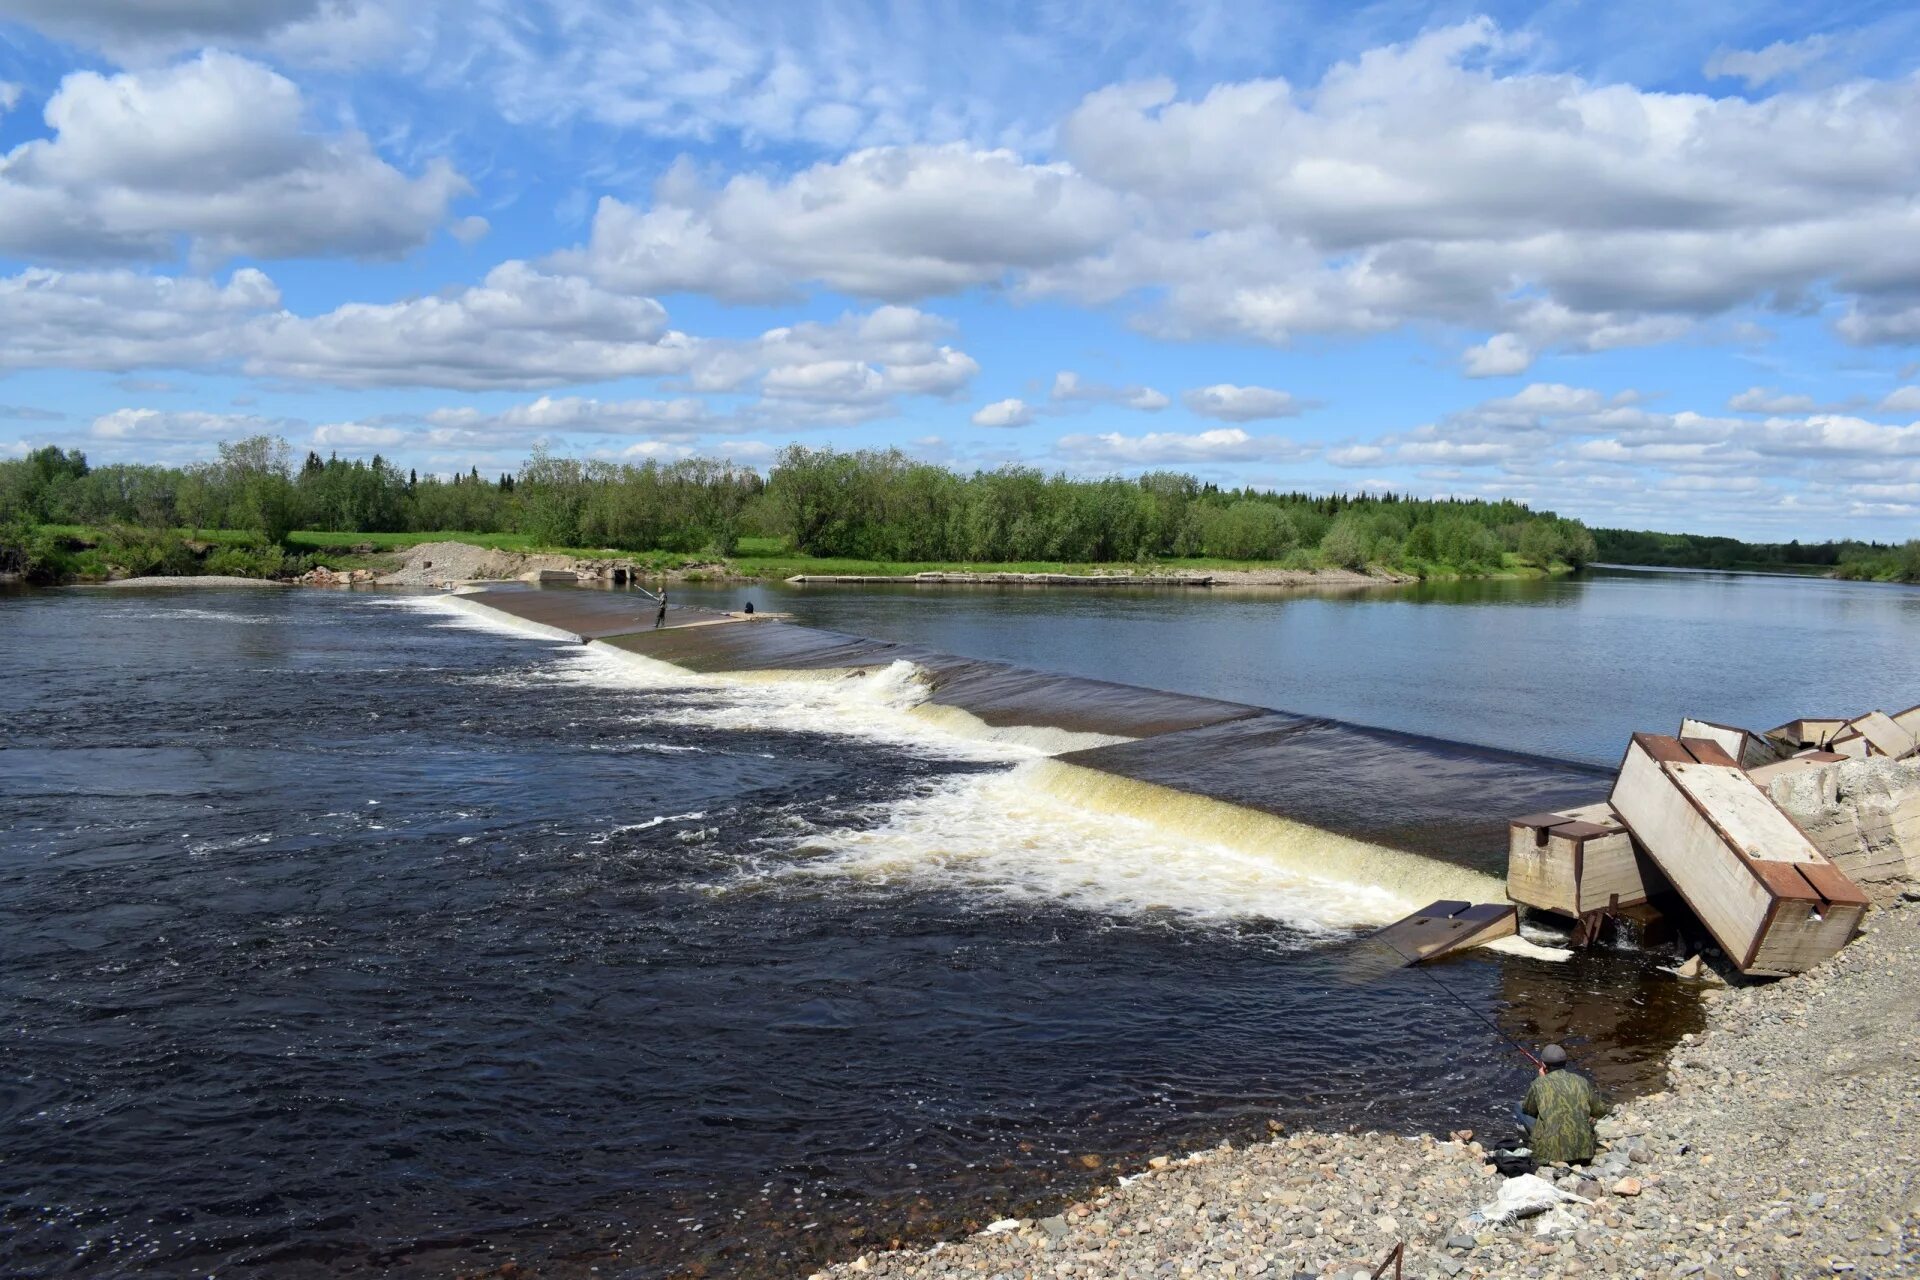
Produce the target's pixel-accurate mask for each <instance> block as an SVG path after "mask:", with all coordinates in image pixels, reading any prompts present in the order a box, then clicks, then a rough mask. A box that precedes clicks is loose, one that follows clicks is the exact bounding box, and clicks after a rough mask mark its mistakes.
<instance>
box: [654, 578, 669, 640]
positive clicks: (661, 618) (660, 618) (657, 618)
mask: <svg viewBox="0 0 1920 1280" xmlns="http://www.w3.org/2000/svg"><path fill="white" fill-rule="evenodd" d="M666 625H667V589H666V588H665V587H661V588H660V612H659V613H656V614H654V615H653V627H654V630H656V631H658V630H659V629H660V628H661V627H664V626H666Z"/></svg>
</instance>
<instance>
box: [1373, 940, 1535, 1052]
mask: <svg viewBox="0 0 1920 1280" xmlns="http://www.w3.org/2000/svg"><path fill="white" fill-rule="evenodd" d="M1375 941H1377V942H1379V943H1380V944H1381V945H1382V946H1384V947H1386V949H1387V950H1389V951H1391V952H1393V954H1395V955H1397V956H1399V957H1400V958H1401V959H1402V960H1405V961H1406V962H1407V967H1408V968H1409V969H1412V970H1413V971H1414V972H1415V973H1418V974H1421V975H1423V976H1424V977H1426V978H1428V979H1429V980H1430V981H1432V983H1433V985H1434V986H1436V987H1438V988H1440V990H1442V991H1444V992H1446V994H1447V998H1448V999H1449V1000H1452V1001H1453V1002H1454V1003H1455V1004H1457V1005H1459V1006H1460V1007H1461V1008H1462V1009H1465V1010H1466V1011H1467V1012H1468V1013H1470V1014H1472V1015H1473V1016H1474V1017H1476V1018H1478V1019H1480V1021H1482V1022H1484V1023H1486V1024H1487V1025H1488V1026H1489V1027H1491V1028H1493V1033H1494V1034H1495V1035H1497V1036H1499V1037H1500V1038H1501V1039H1502V1040H1505V1041H1506V1042H1507V1043H1508V1044H1510V1045H1512V1046H1513V1047H1514V1048H1516V1049H1518V1050H1519V1051H1520V1052H1521V1053H1523V1054H1525V1055H1526V1056H1527V1061H1529V1062H1531V1063H1533V1065H1534V1066H1536V1067H1544V1066H1546V1065H1547V1064H1546V1063H1544V1062H1542V1061H1540V1059H1538V1058H1536V1057H1534V1056H1533V1050H1531V1049H1529V1048H1527V1046H1525V1045H1523V1044H1521V1043H1520V1042H1519V1041H1518V1040H1515V1039H1514V1038H1513V1037H1512V1036H1510V1035H1508V1034H1507V1033H1506V1031H1505V1030H1503V1029H1502V1028H1501V1026H1500V1024H1499V1023H1497V1022H1495V1021H1494V1020H1493V1019H1492V1018H1489V1017H1488V1016H1487V1015H1486V1014H1484V1013H1482V1012H1480V1011H1479V1010H1478V1009H1476V1008H1474V1007H1473V1006H1472V1005H1470V1004H1468V1003H1467V1002H1466V1001H1465V1000H1464V999H1462V998H1461V997H1460V996H1459V995H1458V994H1456V993H1455V992H1454V990H1453V988H1451V987H1449V986H1448V985H1447V984H1446V983H1444V982H1442V981H1440V979H1439V978H1438V977H1436V976H1434V972H1433V970H1431V969H1429V968H1427V967H1426V966H1425V965H1423V964H1421V963H1420V962H1419V961H1418V960H1415V959H1414V958H1413V957H1411V956H1409V955H1408V954H1407V953H1406V952H1404V951H1402V950H1401V949H1400V948H1398V947H1396V946H1394V945H1393V944H1392V943H1391V942H1388V941H1387V940H1386V939H1385V938H1376V939H1375Z"/></svg>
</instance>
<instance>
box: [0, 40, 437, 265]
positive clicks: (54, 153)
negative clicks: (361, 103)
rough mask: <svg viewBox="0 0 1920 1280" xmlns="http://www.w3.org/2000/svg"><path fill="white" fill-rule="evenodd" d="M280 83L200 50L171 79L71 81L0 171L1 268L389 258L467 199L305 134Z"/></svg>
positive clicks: (367, 153) (350, 137) (134, 74)
mask: <svg viewBox="0 0 1920 1280" xmlns="http://www.w3.org/2000/svg"><path fill="white" fill-rule="evenodd" d="M304 113H305V108H304V104H303V102H302V99H301V96H300V91H299V90H298V89H297V88H296V87H295V86H294V84H293V83H292V82H291V81H290V80H288V79H286V78H285V77H284V76H281V75H280V74H278V73H277V72H275V71H273V70H271V69H269V68H267V67H265V66H262V65H261V64H259V63H257V62H252V61H250V60H248V59H246V58H241V57H236V56H234V55H232V54H228V53H221V52H218V51H215V50H209V51H207V52H205V53H202V54H201V55H200V56H199V57H197V58H195V59H193V60H192V61H189V62H184V63H180V64H178V65H175V66H171V67H163V68H155V69H150V70H143V71H129V72H123V73H120V74H117V75H111V76H108V75H101V74H99V73H98V72H93V71H76V72H74V73H72V74H70V75H68V76H67V77H66V78H65V79H64V80H62V81H61V83H60V88H59V89H58V90H57V91H56V92H55V93H54V95H53V97H52V98H51V99H49V100H48V102H47V106H46V122H47V125H48V127H49V128H50V129H51V130H52V135H51V136H50V137H46V138H39V139H35V140H32V141H28V142H23V143H21V144H20V145H19V146H17V147H15V148H14V149H13V150H12V151H10V152H8V153H7V154H6V155H5V156H4V157H0V253H7V254H12V255H15V256H21V257H27V256H31V257H42V258H67V259H81V260H92V259H116V258H147V259H162V258H169V257H172V256H174V254H175V253H176V251H177V247H178V242H179V241H181V240H185V241H187V242H188V243H189V244H190V245H191V247H192V249H193V250H194V252H195V254H196V256H198V257H201V258H207V259H213V260H219V259H225V258H230V257H233V256H235V255H242V254H244V255H250V256H254V257H264V258H292V257H309V256H320V255H336V254H347V255H358V256H369V257H390V256H394V255H398V254H400V253H404V252H406V251H407V250H409V249H412V248H414V247H415V246H417V245H419V244H422V243H424V242H425V241H426V239H427V238H428V237H429V236H430V235H431V234H432V232H433V230H434V229H435V228H436V227H437V226H439V224H440V223H441V222H442V221H443V220H444V219H445V217H446V214H447V208H448V205H449V204H450V203H451V202H452V201H453V200H454V199H455V198H457V197H459V196H461V195H465V194H467V193H468V192H469V191H470V188H469V187H468V185H467V182H466V179H464V178H462V177H461V176H460V175H459V174H458V173H457V172H455V171H454V169H453V167H452V165H450V164H449V163H447V162H446V161H445V160H435V161H432V162H430V163H429V164H428V165H427V166H426V167H425V169H424V170H423V171H422V172H421V173H420V174H419V175H418V176H414V177H409V176H408V175H406V174H404V173H402V172H401V171H400V170H398V169H396V168H394V167H393V166H392V165H390V164H388V163H387V162H386V161H385V160H383V159H381V158H380V156H379V155H377V154H376V153H375V151H374V149H373V145H372V144H371V143H370V142H369V141H368V139H367V137H366V135H364V134H361V133H358V132H351V131H348V132H341V133H334V134H321V133H314V132H311V131H310V130H309V129H308V128H307V127H306V124H305V121H304V119H303V116H304Z"/></svg>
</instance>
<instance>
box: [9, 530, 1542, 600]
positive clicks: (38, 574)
mask: <svg viewBox="0 0 1920 1280" xmlns="http://www.w3.org/2000/svg"><path fill="white" fill-rule="evenodd" d="M13 530H14V535H16V536H17V540H18V542H19V545H18V546H15V545H13V544H11V543H9V542H7V541H6V540H5V538H6V536H8V535H7V530H6V529H5V528H0V570H5V571H6V572H9V573H13V572H18V573H19V574H20V575H21V576H22V577H23V578H24V579H26V580H28V581H32V582H39V583H76V582H101V581H112V580H117V578H118V577H125V576H172V575H176V574H178V575H182V576H188V575H196V574H205V573H212V574H220V575H225V576H237V577H257V578H273V579H276V580H279V581H303V582H308V583H315V582H317V584H318V585H328V586H335V585H341V584H342V582H343V580H344V579H346V578H347V577H349V576H351V575H354V574H363V575H366V576H367V577H381V576H387V575H393V574H402V575H407V576H406V577H404V578H402V579H399V580H397V581H399V582H403V583H405V584H407V585H439V584H441V583H444V582H447V581H457V580H479V581H489V580H496V579H505V578H513V577H518V576H520V575H521V574H522V573H526V572H530V571H537V570H541V569H547V570H553V571H557V572H583V573H585V575H586V576H589V577H600V576H607V577H610V576H611V571H612V569H613V568H614V567H616V566H617V567H619V568H622V569H624V570H625V571H626V573H627V576H628V578H629V579H630V580H632V579H635V578H637V579H639V580H642V581H647V582H661V581H664V582H669V583H672V582H696V583H697V582H780V581H786V580H790V579H793V578H795V577H809V578H814V579H828V578H834V579H839V578H847V577H852V578H857V579H860V580H879V579H885V580H890V581H891V580H911V579H914V578H915V577H917V576H918V575H923V574H939V575H945V576H947V577H949V578H950V579H951V580H952V581H955V582H960V581H965V580H967V579H969V578H974V577H984V578H988V579H992V580H999V579H1002V578H1008V577H1018V578H1039V577H1053V578H1058V579H1062V580H1065V579H1072V580H1075V582H1076V583H1077V582H1078V580H1080V579H1087V578H1092V579H1099V580H1102V581H1105V580H1108V579H1113V580H1124V581H1126V582H1128V583H1134V582H1139V583H1146V584H1150V583H1154V582H1163V581H1175V580H1178V581H1189V580H1192V579H1197V578H1207V579H1210V580H1211V583H1212V585H1215V586H1222V587H1235V586H1252V587H1311V586H1335V587H1341V586H1378V585H1393V584H1399V583H1408V582H1416V581H1448V580H1454V579H1463V578H1533V577H1545V576H1547V575H1548V574H1549V573H1567V572H1571V571H1572V569H1573V568H1574V566H1572V565H1569V564H1566V563H1563V562H1560V561H1555V562H1554V563H1553V564H1552V565H1551V566H1550V567H1549V568H1543V567H1541V566H1540V565H1538V564H1535V563H1531V562H1528V561H1526V560H1524V559H1523V558H1522V557H1521V556H1519V555H1518V554H1517V553H1514V552H1505V553H1503V554H1502V555H1501V556H1500V558H1499V561H1498V563H1493V562H1487V563H1475V564H1469V565H1455V564H1448V563H1441V562H1428V561H1419V562H1407V563H1386V562H1378V563H1372V564H1368V565H1366V566H1364V567H1363V568H1358V569H1356V568H1353V567H1350V566H1343V565H1338V564H1333V563H1329V562H1324V561H1323V560H1322V558H1321V557H1320V556H1319V554H1318V553H1317V552H1315V551H1312V550H1302V551H1297V552H1295V553H1293V554H1292V555H1290V556H1288V557H1287V558H1286V559H1284V560H1223V559H1219V558H1189V559H1176V560H1164V561H1158V560H1156V561H1143V562H1133V561H1126V562H1118V563H1113V562H1103V563H1095V562H1073V561H1032V562H1027V561H1022V562H1011V563H997V562H959V561H924V562H900V563H895V562H886V561H870V560H853V559H847V558H840V557H819V556H806V555H797V554H794V553H792V552H790V551H788V550H787V549H786V548H785V546H784V544H783V543H781V542H780V541H779V540H778V539H774V538H766V537H750V538H743V539H741V540H740V543H739V545H738V546H737V547H736V548H735V549H734V550H733V551H732V552H731V553H730V554H728V555H726V556H714V555H710V554H709V555H700V554H686V553H679V552H670V551H661V550H653V551H621V550H615V549H611V548H598V549H596V548H587V547H570V546H546V545H539V544H536V543H535V541H534V540H533V539H532V538H531V537H530V536H527V535H523V534H502V533H472V532H464V531H448V532H444V533H408V534H395V533H382V534H336V533H324V532H317V531H312V530H306V531H298V530H297V531H294V532H292V533H289V534H288V535H286V539H285V541H284V542H283V543H277V544H276V543H269V542H267V541H265V540H264V539H263V538H262V537H261V536H260V535H259V534H256V533H250V532H247V531H243V530H188V529H145V528H139V529H136V528H128V527H118V526H116V527H113V528H105V529H102V528H92V527H89V526H85V525H42V526H38V527H34V528H30V529H26V530H25V531H24V532H22V530H21V528H20V527H19V526H14V527H13ZM449 548H457V550H449ZM424 560H435V561H444V562H448V564H449V565H452V566H453V567H465V568H469V569H471V572H468V573H465V574H463V575H453V574H449V575H447V576H435V575H433V574H422V573H416V572H415V569H416V568H417V567H418V566H419V564H420V562H422V561H424ZM456 561H457V562H458V563H457V564H456V563H455V562H456ZM442 567H444V566H442ZM318 570H324V571H325V572H324V573H318V574H316V571H318ZM603 571H604V572H603ZM1039 585H1065V583H1064V582H1058V583H1040V584H1039Z"/></svg>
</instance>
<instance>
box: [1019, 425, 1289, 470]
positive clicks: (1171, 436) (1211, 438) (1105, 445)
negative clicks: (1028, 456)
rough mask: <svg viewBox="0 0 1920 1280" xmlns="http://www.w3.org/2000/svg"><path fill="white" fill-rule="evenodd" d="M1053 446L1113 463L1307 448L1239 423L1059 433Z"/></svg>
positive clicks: (1276, 454)
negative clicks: (1248, 429)
mask: <svg viewBox="0 0 1920 1280" xmlns="http://www.w3.org/2000/svg"><path fill="white" fill-rule="evenodd" d="M1055 448H1056V449H1057V450H1058V451H1059V452H1060V453H1061V454H1062V455H1063V456H1065V457H1068V458H1072V459H1075V460H1076V461H1080V462H1088V463H1099V464H1107V465H1112V466H1115V467H1134V466H1163V465H1167V464H1173V463H1194V462H1199V463H1204V462H1274V461H1282V460H1287V459H1292V458H1300V457H1305V456H1306V455H1307V454H1308V453H1310V452H1312V450H1311V448H1310V447H1308V446H1304V445H1301V444H1298V443H1296V442H1294V441H1292V440H1288V439H1286V438H1284V437H1282V436H1256V435H1250V434H1248V433H1247V432H1246V431H1244V430H1242V429H1241V428H1239V427H1218V428H1215V429H1214V430H1211V431H1200V432H1194V433H1192V434H1183V433H1181V432H1177V431H1152V432H1148V433H1147V434H1145V435H1138V436H1130V435H1125V434H1122V433H1120V432H1117V431H1108V432H1102V433H1100V434H1097V435H1068V436H1062V437H1060V439H1059V441H1058V442H1057V443H1056V445H1055Z"/></svg>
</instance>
